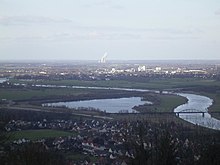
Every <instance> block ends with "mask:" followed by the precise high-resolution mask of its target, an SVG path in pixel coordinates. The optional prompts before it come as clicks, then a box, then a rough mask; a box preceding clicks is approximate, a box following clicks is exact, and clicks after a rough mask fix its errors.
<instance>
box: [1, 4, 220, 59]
mask: <svg viewBox="0 0 220 165" xmlns="http://www.w3.org/2000/svg"><path fill="white" fill-rule="evenodd" d="M105 52H108V59H109V60H111V59H114V60H142V59H143V60H164V59H220V0H0V60H17V59H21V60H23V59H25V60H44V59H45V60H47V59H53V60H54V59H55V60H60V59H63V60H85V59H88V60H98V59H99V58H101V56H102V55H103V54H104V53H105Z"/></svg>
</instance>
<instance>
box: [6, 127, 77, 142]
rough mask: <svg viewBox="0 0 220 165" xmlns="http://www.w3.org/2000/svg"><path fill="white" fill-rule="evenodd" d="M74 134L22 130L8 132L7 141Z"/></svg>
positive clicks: (45, 130) (44, 130) (48, 130)
mask: <svg viewBox="0 0 220 165" xmlns="http://www.w3.org/2000/svg"><path fill="white" fill-rule="evenodd" d="M74 134H75V133H71V132H65V131H58V130H50V129H41V130H23V131H16V132H10V133H8V135H9V140H17V139H21V138H25V139H29V140H37V139H42V138H50V137H61V136H71V135H74Z"/></svg>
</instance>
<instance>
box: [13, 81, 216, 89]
mask: <svg viewBox="0 0 220 165" xmlns="http://www.w3.org/2000/svg"><path fill="white" fill-rule="evenodd" d="M10 82H12V83H13V82H16V83H18V82H19V83H27V84H47V85H67V86H69V85H72V86H95V87H121V88H139V89H172V88H185V87H194V86H219V87H220V83H219V82H218V81H215V80H206V79H199V78H170V79H168V78H166V79H163V78H161V79H152V80H147V79H146V82H137V81H126V80H109V81H105V80H100V81H79V80H57V81H55V80H38V81H21V80H15V79H11V80H10Z"/></svg>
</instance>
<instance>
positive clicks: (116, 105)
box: [44, 97, 152, 113]
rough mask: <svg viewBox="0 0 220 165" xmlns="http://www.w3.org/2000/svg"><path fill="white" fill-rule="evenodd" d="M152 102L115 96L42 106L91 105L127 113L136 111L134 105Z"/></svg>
mask: <svg viewBox="0 0 220 165" xmlns="http://www.w3.org/2000/svg"><path fill="white" fill-rule="evenodd" d="M143 104H152V103H151V102H149V101H142V100H141V97H130V98H117V99H97V100H85V101H70V102H58V103H47V104H44V106H65V107H68V108H79V107H85V108H88V107H92V108H95V109H99V110H101V111H106V112H108V113H118V112H120V111H127V112H129V113H131V112H136V111H135V110H133V109H132V108H133V107H134V106H138V105H143Z"/></svg>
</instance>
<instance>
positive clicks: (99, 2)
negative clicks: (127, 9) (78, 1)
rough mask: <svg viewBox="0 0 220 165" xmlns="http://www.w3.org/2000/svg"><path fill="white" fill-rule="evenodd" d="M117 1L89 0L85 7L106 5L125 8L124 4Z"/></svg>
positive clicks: (106, 6) (107, 6)
mask: <svg viewBox="0 0 220 165" xmlns="http://www.w3.org/2000/svg"><path fill="white" fill-rule="evenodd" d="M115 2H116V1H112V0H100V1H96V2H88V1H86V3H85V4H84V5H83V6H84V7H97V6H98V7H105V8H113V9H123V8H124V6H122V5H119V4H118V3H115Z"/></svg>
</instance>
